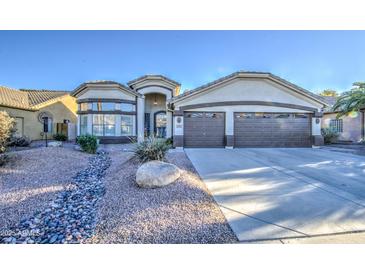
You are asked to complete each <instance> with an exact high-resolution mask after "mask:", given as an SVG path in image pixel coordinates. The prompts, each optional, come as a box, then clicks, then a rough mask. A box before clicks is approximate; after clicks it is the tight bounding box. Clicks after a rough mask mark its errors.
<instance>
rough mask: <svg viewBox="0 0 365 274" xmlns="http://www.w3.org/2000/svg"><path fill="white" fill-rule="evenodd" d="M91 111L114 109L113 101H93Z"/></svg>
mask: <svg viewBox="0 0 365 274" xmlns="http://www.w3.org/2000/svg"><path fill="white" fill-rule="evenodd" d="M92 110H93V111H113V110H115V103H110V102H94V103H93V106H92Z"/></svg>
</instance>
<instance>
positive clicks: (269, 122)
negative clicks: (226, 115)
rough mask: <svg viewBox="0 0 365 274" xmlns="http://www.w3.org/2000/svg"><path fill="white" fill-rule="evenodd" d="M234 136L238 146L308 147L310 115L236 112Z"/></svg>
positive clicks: (309, 142) (309, 141)
mask: <svg viewBox="0 0 365 274" xmlns="http://www.w3.org/2000/svg"><path fill="white" fill-rule="evenodd" d="M247 117H249V118H247ZM263 117H265V118H263ZM277 117H285V118H277ZM299 117H300V118H299ZM234 135H235V137H234V140H235V146H236V147H308V146H310V145H311V140H310V135H311V124H310V115H308V114H294V113H264V114H259V115H257V116H256V115H255V114H252V113H235V115H234Z"/></svg>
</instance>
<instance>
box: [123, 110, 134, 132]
mask: <svg viewBox="0 0 365 274" xmlns="http://www.w3.org/2000/svg"><path fill="white" fill-rule="evenodd" d="M121 126H122V131H121V133H122V135H124V136H132V135H133V116H132V115H122V118H121Z"/></svg>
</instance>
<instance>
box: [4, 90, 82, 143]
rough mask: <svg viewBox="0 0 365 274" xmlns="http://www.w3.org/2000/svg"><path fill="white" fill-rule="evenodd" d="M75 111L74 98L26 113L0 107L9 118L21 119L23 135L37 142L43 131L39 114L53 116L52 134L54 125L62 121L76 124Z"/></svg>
mask: <svg viewBox="0 0 365 274" xmlns="http://www.w3.org/2000/svg"><path fill="white" fill-rule="evenodd" d="M76 109H77V105H76V101H75V98H73V97H71V96H67V97H65V98H63V99H62V100H61V101H59V102H56V103H54V104H51V105H49V106H46V107H43V108H41V109H40V110H39V111H26V110H20V109H14V108H8V107H1V106H0V110H4V111H6V112H8V113H9V115H10V116H12V117H22V118H23V121H24V122H23V134H24V135H26V136H28V137H29V138H30V139H31V140H39V139H41V138H42V137H41V135H40V133H41V132H42V130H43V125H42V124H41V123H40V122H39V121H38V115H39V113H40V112H43V111H48V112H50V113H51V114H52V115H53V123H54V125H53V133H55V132H56V126H55V123H62V122H63V120H64V119H67V120H70V122H71V123H74V124H76V122H77V118H76ZM50 135H51V134H50Z"/></svg>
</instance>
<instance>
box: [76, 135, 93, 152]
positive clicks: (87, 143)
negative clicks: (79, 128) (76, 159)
mask: <svg viewBox="0 0 365 274" xmlns="http://www.w3.org/2000/svg"><path fill="white" fill-rule="evenodd" d="M76 142H77V143H78V144H79V145H80V147H81V149H82V150H83V151H85V152H87V153H92V154H95V153H96V150H97V149H98V138H96V136H93V135H81V136H79V137H77V139H76Z"/></svg>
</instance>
